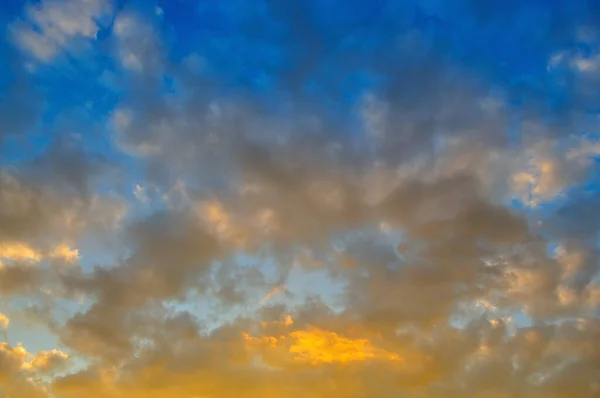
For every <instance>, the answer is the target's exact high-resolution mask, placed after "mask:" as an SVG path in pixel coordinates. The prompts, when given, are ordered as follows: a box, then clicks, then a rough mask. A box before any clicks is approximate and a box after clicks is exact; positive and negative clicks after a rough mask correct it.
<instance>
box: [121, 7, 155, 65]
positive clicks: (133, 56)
mask: <svg viewBox="0 0 600 398" xmlns="http://www.w3.org/2000/svg"><path fill="white" fill-rule="evenodd" d="M113 35H114V37H115V39H116V40H117V41H116V52H117V56H118V59H119V61H120V62H121V65H122V66H123V67H124V68H126V69H129V70H132V71H134V72H138V73H141V72H147V71H152V70H156V69H157V68H159V66H160V53H161V51H160V42H159V39H158V37H157V34H156V32H155V30H154V28H153V26H152V25H151V24H150V23H148V22H147V21H145V20H144V19H143V18H142V17H140V16H139V15H138V14H135V13H133V12H130V11H122V12H120V13H119V14H118V15H117V17H116V18H115V22H114V25H113Z"/></svg>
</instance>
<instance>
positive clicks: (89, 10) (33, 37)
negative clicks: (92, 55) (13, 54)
mask: <svg viewBox="0 0 600 398" xmlns="http://www.w3.org/2000/svg"><path fill="white" fill-rule="evenodd" d="M111 12H112V4H111V1H110V0H43V1H42V2H41V3H40V4H37V5H30V6H28V7H27V8H26V10H25V18H24V20H20V21H18V22H16V23H15V24H13V26H12V36H13V40H14V41H15V43H16V44H17V45H18V46H19V47H20V48H21V49H22V50H23V51H24V52H26V53H28V54H30V55H31V56H33V57H34V58H36V59H37V60H39V61H41V62H50V61H52V60H53V59H55V58H56V57H57V56H58V55H59V54H60V53H61V52H62V51H69V47H70V45H71V44H72V43H73V42H74V41H75V40H76V39H84V40H92V39H95V38H96V35H97V33H98V31H99V30H100V25H99V21H101V20H102V18H103V17H105V16H109V15H110V14H111Z"/></svg>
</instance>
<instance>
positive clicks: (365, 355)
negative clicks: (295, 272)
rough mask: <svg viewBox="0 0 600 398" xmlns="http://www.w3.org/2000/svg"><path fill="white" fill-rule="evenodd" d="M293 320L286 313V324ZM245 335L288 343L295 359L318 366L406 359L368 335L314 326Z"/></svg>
mask: <svg viewBox="0 0 600 398" xmlns="http://www.w3.org/2000/svg"><path fill="white" fill-rule="evenodd" d="M292 323H293V321H292V319H291V317H288V316H286V318H285V320H284V321H283V324H284V325H286V326H288V325H291V324H292ZM242 335H243V337H244V339H245V341H246V342H247V343H248V344H250V345H253V346H259V347H263V348H281V347H285V348H286V351H287V353H288V354H290V355H291V358H292V360H293V361H294V362H297V363H304V364H309V365H315V366H316V365H322V364H333V363H340V364H345V363H350V362H365V361H384V362H389V361H391V362H400V361H402V359H401V358H400V356H399V355H398V354H396V353H394V352H391V351H387V350H385V349H382V348H378V347H376V346H375V345H373V343H372V342H371V341H370V340H368V339H365V338H359V339H351V338H348V337H345V336H342V335H340V334H338V333H335V332H330V331H327V330H322V329H319V328H316V327H312V326H311V327H308V328H307V329H306V330H296V331H293V332H290V333H289V334H288V335H284V336H280V337H274V336H261V337H252V336H250V335H249V334H248V333H243V334H242Z"/></svg>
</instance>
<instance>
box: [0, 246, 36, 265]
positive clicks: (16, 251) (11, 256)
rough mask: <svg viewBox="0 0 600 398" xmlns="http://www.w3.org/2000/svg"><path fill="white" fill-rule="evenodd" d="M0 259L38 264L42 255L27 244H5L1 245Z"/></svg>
mask: <svg viewBox="0 0 600 398" xmlns="http://www.w3.org/2000/svg"><path fill="white" fill-rule="evenodd" d="M0 258H5V259H7V260H14V261H34V262H38V261H40V259H41V255H40V253H39V252H37V251H36V250H35V249H33V248H32V247H31V246H29V245H27V244H26V243H22V242H3V243H0Z"/></svg>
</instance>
